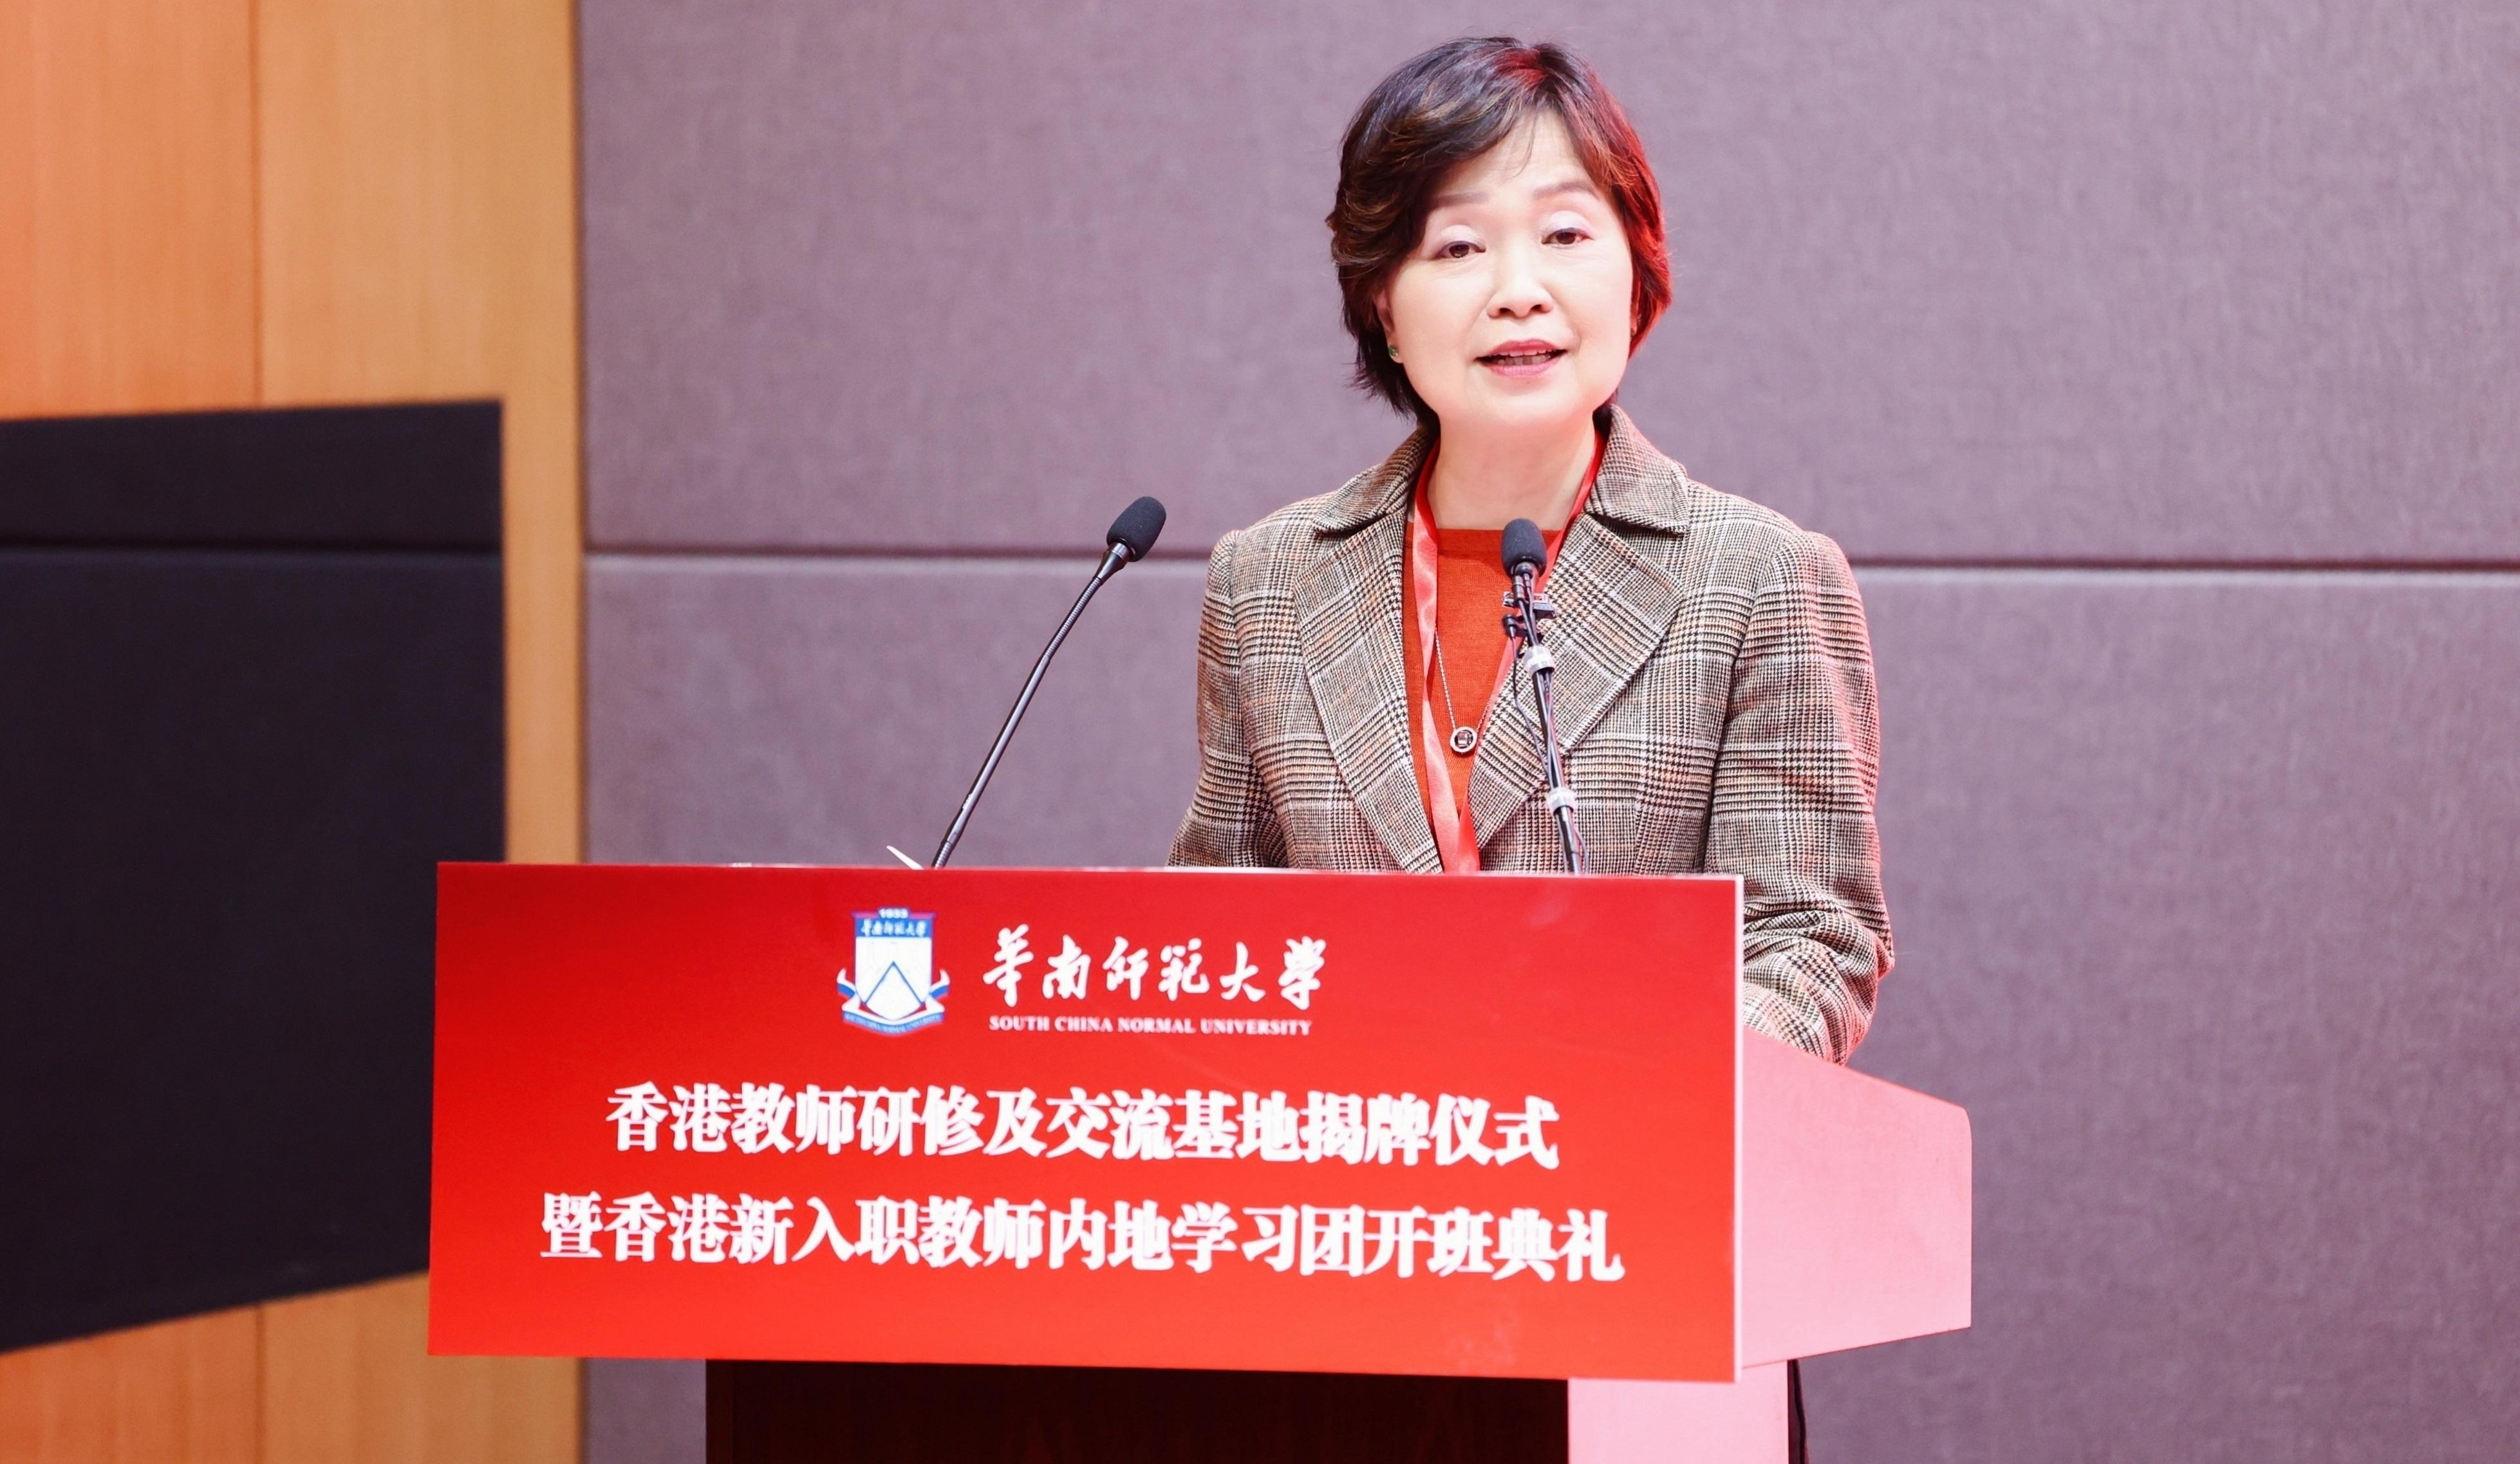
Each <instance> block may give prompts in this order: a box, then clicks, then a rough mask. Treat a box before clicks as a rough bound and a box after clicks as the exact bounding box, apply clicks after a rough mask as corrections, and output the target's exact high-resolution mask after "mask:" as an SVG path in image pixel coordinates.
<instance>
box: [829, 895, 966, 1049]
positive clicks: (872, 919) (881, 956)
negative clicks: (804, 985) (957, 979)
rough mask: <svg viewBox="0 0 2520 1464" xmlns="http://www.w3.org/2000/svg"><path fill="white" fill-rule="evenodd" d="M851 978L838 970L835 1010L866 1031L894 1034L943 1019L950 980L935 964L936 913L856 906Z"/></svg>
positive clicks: (887, 1034) (887, 907)
mask: <svg viewBox="0 0 2520 1464" xmlns="http://www.w3.org/2000/svg"><path fill="white" fill-rule="evenodd" d="M856 919H857V926H858V954H857V965H856V971H857V977H856V980H855V981H854V983H853V982H852V981H851V980H850V976H849V973H848V972H847V971H842V972H841V973H840V980H839V987H840V995H841V997H843V998H846V999H845V1000H843V1001H842V1002H841V1003H840V1015H841V1016H842V1017H843V1018H845V1019H846V1020H848V1021H851V1022H855V1023H856V1024H857V1025H859V1026H861V1027H864V1028H865V1029H867V1030H868V1031H869V1032H880V1033H882V1034H884V1035H885V1036H887V1037H899V1036H900V1035H901V1034H903V1033H905V1032H917V1031H918V1030H919V1029H920V1028H922V1027H926V1026H930V1025H932V1024H934V1023H937V1022H941V1021H943V1020H945V994H946V992H947V991H948V990H949V989H951V987H952V986H953V981H952V980H951V978H949V977H948V976H947V975H946V974H945V973H944V972H942V971H939V970H937V969H936V968H935V967H936V916H935V915H934V914H932V913H930V914H912V913H911V912H910V910H909V909H906V908H905V907H902V906H898V905H887V906H885V907H884V908H883V909H877V910H871V911H870V910H860V911H858V912H857V915H856Z"/></svg>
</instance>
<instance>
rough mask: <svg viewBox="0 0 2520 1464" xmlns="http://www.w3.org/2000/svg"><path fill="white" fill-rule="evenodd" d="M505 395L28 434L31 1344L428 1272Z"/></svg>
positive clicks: (2, 890) (16, 794)
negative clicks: (451, 871) (438, 1044)
mask: <svg viewBox="0 0 2520 1464" xmlns="http://www.w3.org/2000/svg"><path fill="white" fill-rule="evenodd" d="M498 513H499V409H498V407H497V405H496V404H495V403H455V404H432V405H415V406H390V407H353V408H327V409H314V410H293V411H274V412H233V413H198V414H183V415H179V416H168V417H139V418H85V419H56V420H50V421H9V422H0V830H5V837H0V1111H5V1112H7V1113H9V1114H11V1115H13V1117H12V1118H11V1119H10V1120H9V1121H8V1122H7V1123H5V1124H0V1176H5V1181H0V1193H5V1196H6V1198H5V1199H0V1348H10V1347H18V1346H22V1345H26V1344H30V1343H36V1342H42V1341H48V1340H52V1339H56V1338H62V1337H68V1336H75V1335H80V1334H84V1333H88V1332H93V1331H98V1330H102V1329H105V1328H109V1327H115V1326H123V1325H128V1324H132V1323H136V1322H143V1321H149V1320H155V1319H158V1318H161V1317H166V1316H174V1315H181V1314H184V1313H188V1312H193V1311H199V1310H204V1309H211V1308H216V1307H224V1306H233V1305H239V1304H243V1303H248V1302H253V1301H259V1300H264V1299H267V1298H270V1297H274V1296H280V1295H285V1294H289V1293H292V1292H298V1291H306V1290H312V1289H317V1288H321V1287H326V1286H334V1285H341V1284H347V1283H350V1282H355V1281H363V1280H369V1279H373V1278H376V1277H380V1276H385V1275H392V1274H397V1273H400V1272H405V1271H412V1270H418V1269H420V1268H422V1267H423V1266H425V1265H426V1264H427V1238H428V1215H427V1194H428V1090H429V1088H428V1085H429V1076H428V1075H429V1017H430V988H431V973H432V954H433V952H432V939H433V911H434V904H433V902H434V865H436V863H437V862H438V861H440V860H492V859H497V858H499V857H500V855H501V853H502V844H503V822H504V803H505V789H504V785H503V777H504V775H503V755H502V721H501V681H502V673H501V652H500V623H501V622H500V576H499V546H498V521H499V520H498Z"/></svg>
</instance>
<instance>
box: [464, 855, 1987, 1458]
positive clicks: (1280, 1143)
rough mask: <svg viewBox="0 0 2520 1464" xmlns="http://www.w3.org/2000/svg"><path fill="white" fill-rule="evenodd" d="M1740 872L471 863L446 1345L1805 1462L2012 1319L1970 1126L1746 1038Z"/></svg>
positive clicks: (1952, 1114)
mask: <svg viewBox="0 0 2520 1464" xmlns="http://www.w3.org/2000/svg"><path fill="white" fill-rule="evenodd" d="M1738 910H1739V891H1738V886H1737V884H1736V882H1735V881H1733V879H1731V878H1729V877H1713V876H1709V877H1689V878H1645V877H1617V876H1590V877H1584V878H1570V877H1562V876H1542V875H1497V876H1490V877H1483V878H1479V879H1461V878H1456V877H1448V876H1421V875H1401V874H1382V875H1375V874H1337V873H1320V872H1299V871H1243V870H1235V871H1208V870H986V869H949V870H912V869H882V868H851V869H838V868H803V867H734V868H715V867H639V866H571V865H545V866H534V865H447V866H444V867H443V868H442V869H441V871H440V876H439V913H438V993H437V1047H436V1059H435V1061H436V1087H435V1098H434V1103H435V1130H434V1150H433V1154H434V1158H433V1183H432V1187H431V1200H430V1204H431V1229H430V1268H431V1285H430V1297H429V1347H430V1351H431V1352H433V1353H529V1354H545V1355H567V1356H663V1357H706V1358H710V1359H712V1362H711V1368H710V1378H709V1409H710V1450H711V1456H712V1458H713V1459H714V1460H726V1461H730V1464H732V1461H739V1460H741V1461H743V1464H755V1461H762V1460H769V1459H774V1458H790V1457H795V1458H803V1457H813V1458H826V1459H829V1458H856V1457H863V1458H925V1457H939V1458H941V1457H961V1458H989V1457H1005V1458H1009V1459H1017V1458H1063V1457H1095V1458H1116V1457H1144V1458H1159V1457H1161V1458H1169V1457H1197V1458H1203V1459H1227V1458H1244V1457H1249V1458H1254V1459H1259V1458H1266V1457H1272V1456H1293V1455H1300V1456H1302V1457H1306V1458H1334V1457H1358V1458H1364V1457H1386V1458H1387V1457H1394V1456H1402V1455H1406V1456H1411V1457H1427V1458H1434V1457H1444V1458H1453V1457H1459V1458H1464V1459H1467V1458H1484V1457H1491V1456H1495V1457H1525V1458H1527V1457H1532V1456H1534V1453H1533V1446H1532V1441H1533V1440H1544V1442H1553V1443H1555V1444H1556V1445H1557V1447H1562V1449H1563V1451H1564V1453H1565V1455H1566V1456H1567V1457H1569V1458H1570V1459H1573V1460H1576V1461H1579V1464H1611V1461H1629V1460H1646V1459H1671V1458H1688V1459H1706V1460H1734V1459H1738V1460H1752V1459H1760V1460H1766V1459H1776V1458H1780V1457H1782V1453H1783V1447H1784V1384H1783V1371H1784V1366H1783V1364H1784V1362H1785V1360H1786V1359H1788V1358H1795V1357H1806V1356H1811V1355H1815V1354H1818V1353H1826V1352H1833V1351H1838V1350H1841V1349H1846V1348H1853V1347H1863V1346H1868V1345H1872V1344H1876V1343H1882V1342H1888V1341H1893V1340H1897V1339H1901V1338H1908V1337H1915V1336H1921V1335H1925V1334H1928V1333H1934V1332H1941V1331H1948V1330H1952V1329H1956V1328H1959V1327H1964V1326H1966V1325H1967V1324H1968V1306H1969V1225H1970V1209H1969V1133H1968V1124H1967V1118H1966V1116H1965V1115H1964V1114H1963V1113H1962V1112H1961V1111H1960V1110H1958V1108H1955V1107H1953V1106H1951V1105H1949V1104H1946V1103H1943V1102H1940V1101H1938V1100H1936V1099H1933V1098H1930V1097H1926V1096H1923V1095H1921V1094H1917V1093H1913V1092H1910V1091H1907V1090H1905V1089H1902V1088H1899V1087H1893V1086H1891V1085H1889V1084H1886V1083H1882V1082H1879V1081H1877V1080H1875V1079H1871V1078H1868V1077H1866V1076H1864V1075H1861V1074H1858V1073H1854V1072H1851V1071H1849V1070H1846V1069H1843V1068H1840V1067H1837V1066H1835V1065H1833V1064H1830V1063H1826V1062H1823V1061H1821V1060H1819V1059H1816V1058H1812V1057H1809V1056H1807V1055H1805V1054H1802V1053H1800V1052H1797V1051H1794V1050H1792V1049H1789V1048H1787V1047H1785V1046H1783V1045H1781V1044H1779V1043H1774V1042H1770V1041H1768V1040H1766V1039H1764V1038H1760V1037H1757V1036H1755V1035H1750V1034H1746V1033H1744V1032H1743V1031H1742V1030H1741V1028H1740V1025H1739V1019H1738V1011H1739V994H1738V981H1739V974H1738V973H1739V948H1740V931H1739V914H1738ZM805 1364H813V1365H805ZM1556 1451H1557V1448H1556V1447H1544V1448H1542V1449H1541V1450H1540V1452H1541V1454H1542V1456H1548V1455H1551V1454H1554V1453H1555V1452H1556Z"/></svg>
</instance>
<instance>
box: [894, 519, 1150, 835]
mask: <svg viewBox="0 0 2520 1464" xmlns="http://www.w3.org/2000/svg"><path fill="white" fill-rule="evenodd" d="M1163 531H1164V506H1163V505H1162V504H1160V503H1157V502H1156V501H1155V500H1153V499H1151V498H1142V499H1140V500H1138V501H1137V502H1136V503H1134V504H1131V505H1130V506H1129V507H1127V508H1125V509H1122V510H1120V516H1119V517H1117V518H1114V519H1112V520H1111V531H1110V532H1109V533H1108V534H1105V535H1104V536H1103V543H1105V544H1107V545H1108V546H1110V547H1109V548H1108V549H1105V550H1104V551H1103V552H1102V563H1101V564H1100V565H1098V566H1097V567H1096V568H1095V570H1094V578H1092V579H1090V580H1087V581H1086V582H1085V593H1084V594H1082V595H1079V596H1078V597H1076V603H1075V604H1074V605H1072V606H1070V607H1069V608H1068V611H1067V618H1066V619H1065V620H1062V621H1060V622H1059V623H1058V629H1057V632H1056V633H1054V634H1053V635H1052V636H1051V638H1050V643H1049V644H1048V645H1045V646H1043V647H1042V649H1041V659H1040V660H1038V661H1035V662H1033V663H1032V675H1030V676H1028V677H1026V678H1024V684H1023V690H1022V691H1021V692H1020V693H1018V694H1017V695H1016V697H1015V704H1014V707H1013V708H1012V710H1011V711H1009V712H1008V713H1007V724H1006V726H1004V727H1001V728H999V729H998V740H997V741H996V742H995V743H994V744H992V745H991V746H990V748H989V756H988V759H987V761H985V762H983V763H981V764H980V774H979V776H977V777H974V778H972V779H971V791H969V792H967V793H966V794H964V795H963V806H962V807H961V808H959V809H957V810H955V811H954V824H953V826H952V827H950V828H948V829H946V830H945V839H944V842H942V843H940V844H938V845H937V846H936V857H935V858H934V859H932V860H930V861H928V867H930V868H934V869H941V868H943V867H945V862H946V861H947V860H950V859H952V858H953V857H954V846H955V844H957V843H958V842H960V841H961V840H962V837H963V825H965V824H967V823H968V822H970V821H971V810H973V809H974V808H977V807H979V804H980V793H981V791H982V790H983V789H985V788H987V787H988V785H989V777H990V776H991V775H992V774H994V773H996V772H997V771H998V759H1000V758H1002V757H1005V756H1006V755H1007V743H1009V742H1011V741H1012V740H1013V739H1014V734H1015V724H1016V723H1018V722H1021V721H1023V714H1024V708H1026V707H1028V706H1031V705H1032V693H1033V692H1035V691H1037V690H1039V689H1040V688H1041V678H1042V674H1043V673H1044V672H1046V671H1048V670H1050V658H1051V657H1052V656H1055V655H1057V654H1058V645H1059V643H1060V642H1062V641H1064V640H1066V639H1067V633H1068V631H1070V630H1072V629H1073V628H1074V627H1075V625H1076V620H1077V617H1078V616H1080V615H1083V614H1084V613H1085V607H1086V605H1087V604H1089V603H1091V602H1092V601H1093V599H1094V592H1095V591H1097V590H1100V589H1102V586H1103V585H1104V583H1106V582H1107V581H1109V579H1110V578H1111V576H1113V575H1115V574H1118V573H1119V572H1120V569H1121V566H1123V565H1126V564H1134V563H1136V562H1137V561H1138V560H1140V559H1143V558H1145V557H1146V556H1147V551H1148V550H1150V549H1153V548H1154V547H1155V537H1156V536H1157V535H1159V534H1161V533H1162V532H1163Z"/></svg>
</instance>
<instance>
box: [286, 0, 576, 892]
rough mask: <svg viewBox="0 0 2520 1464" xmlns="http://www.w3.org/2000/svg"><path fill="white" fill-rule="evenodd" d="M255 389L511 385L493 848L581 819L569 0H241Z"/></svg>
mask: <svg viewBox="0 0 2520 1464" xmlns="http://www.w3.org/2000/svg"><path fill="white" fill-rule="evenodd" d="M256 56H257V58H258V80H257V85H258V88H259V92H260V117H261V130H260V148H261V180H262V183H261V245H262V261H261V264H262V276H261V278H262V337H261V339H262V353H263V397H264V400H266V401H268V402H272V403H275V404H283V403H286V404H303V403H318V402H346V401H374V400H391V399H397V398H413V397H441V396H473V395H494V396H499V397H502V398H504V399H505V400H506V403H507V421H506V432H507V448H506V455H507V507H506V523H505V536H506V553H507V585H508V593H507V614H508V626H507V649H508V760H509V761H508V800H509V824H508V853H509V857H510V858H512V859H526V860H567V859H574V858H576V857H577V852H578V842H579V812H578V811H579V804H580V798H579V791H578V785H579V774H578V768H579V733H578V726H579V720H578V664H577V663H578V641H579V632H578V623H579V595H580V591H579V558H580V543H581V539H580V530H579V517H580V513H579V491H578V456H579V455H578V370H577V276H576V268H577V241H576V165H575V144H574V140H573V139H574V132H573V127H574V112H573V106H572V101H571V99H572V96H573V94H574V88H573V71H574V57H573V53H572V50H571V10H570V6H569V4H568V3H567V0H261V6H260V15H259V22H258V27H257V36H256Z"/></svg>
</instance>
